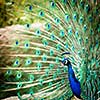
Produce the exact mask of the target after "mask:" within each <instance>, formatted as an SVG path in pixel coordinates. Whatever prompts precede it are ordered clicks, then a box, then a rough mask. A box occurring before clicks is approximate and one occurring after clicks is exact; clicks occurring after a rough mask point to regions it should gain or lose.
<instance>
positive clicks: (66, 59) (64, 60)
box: [61, 52, 70, 66]
mask: <svg viewBox="0 0 100 100" xmlns="http://www.w3.org/2000/svg"><path fill="white" fill-rule="evenodd" d="M65 54H70V53H69V52H64V53H62V56H63V55H65ZM61 62H62V64H63V65H64V66H68V65H69V64H70V61H69V59H68V58H66V57H65V58H64V59H63V60H62V61H61Z"/></svg>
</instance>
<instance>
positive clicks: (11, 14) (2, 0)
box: [0, 0, 48, 27]
mask: <svg viewBox="0 0 100 100" xmlns="http://www.w3.org/2000/svg"><path fill="white" fill-rule="evenodd" d="M47 1H48V0H0V27H5V26H9V25H12V24H26V23H33V22H34V21H35V18H34V17H32V16H30V15H28V14H27V13H26V11H28V9H29V6H32V4H36V5H38V4H39V5H42V6H44V7H46V5H45V4H46V2H47ZM32 9H33V10H36V9H37V8H36V7H32Z"/></svg>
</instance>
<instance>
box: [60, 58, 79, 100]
mask: <svg viewBox="0 0 100 100" xmlns="http://www.w3.org/2000/svg"><path fill="white" fill-rule="evenodd" d="M62 63H63V64H64V65H65V66H68V79H69V83H70V87H71V90H72V92H73V94H74V95H75V96H76V97H77V98H79V99H81V96H80V95H81V86H80V82H79V81H78V80H77V78H76V77H75V74H74V71H73V69H72V65H71V63H70V61H69V60H68V59H67V58H64V60H63V61H62Z"/></svg>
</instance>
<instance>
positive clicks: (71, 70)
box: [68, 64, 75, 78]
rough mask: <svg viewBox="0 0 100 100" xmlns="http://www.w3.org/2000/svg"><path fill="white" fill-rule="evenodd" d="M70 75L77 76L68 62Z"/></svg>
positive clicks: (70, 76)
mask: <svg viewBox="0 0 100 100" xmlns="http://www.w3.org/2000/svg"><path fill="white" fill-rule="evenodd" d="M68 76H69V78H72V77H73V78H74V77H75V74H74V71H73V69H72V65H71V64H68Z"/></svg>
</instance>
